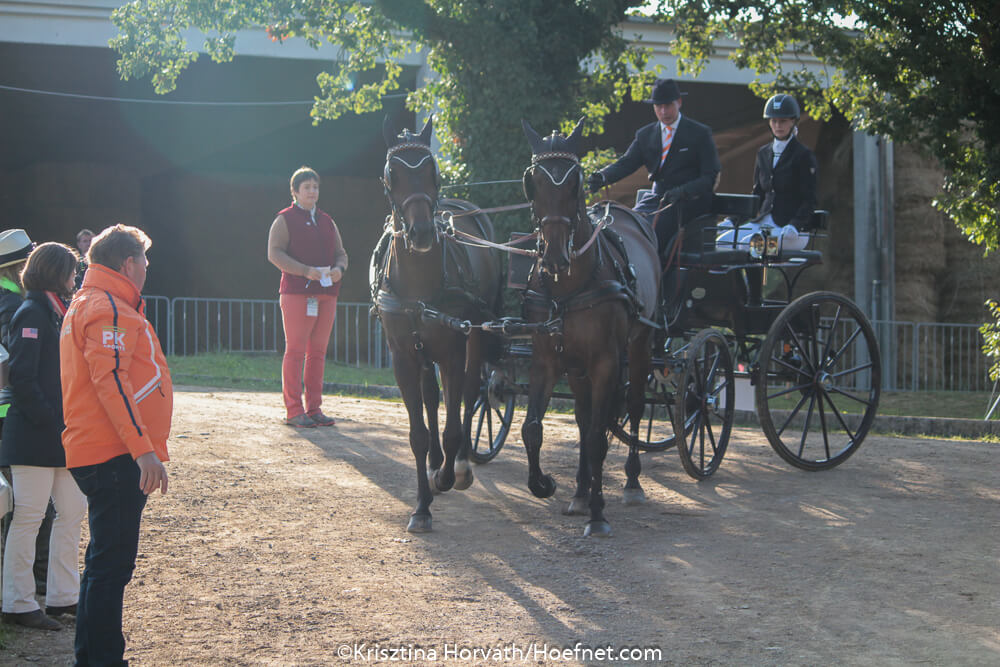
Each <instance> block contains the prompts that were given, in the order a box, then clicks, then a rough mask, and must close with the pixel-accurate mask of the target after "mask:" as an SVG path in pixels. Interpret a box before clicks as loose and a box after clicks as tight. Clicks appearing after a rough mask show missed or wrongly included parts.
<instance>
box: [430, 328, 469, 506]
mask: <svg viewBox="0 0 1000 667" xmlns="http://www.w3.org/2000/svg"><path fill="white" fill-rule="evenodd" d="M459 349H462V348H461V347H460V348H459ZM438 366H439V368H440V369H441V385H442V387H443V389H444V405H445V418H444V433H443V434H442V436H441V441H442V442H441V444H442V445H443V447H444V464H443V465H442V466H441V468H440V469H439V470H437V471H436V472H435V473H434V479H433V481H432V484H433V486H434V487H436V488H437V490H438V491H448V490H449V489H451V488H452V487H453V486H455V459H456V457H457V456H458V451H459V449H461V447H462V416H461V415H462V388H463V387H464V383H465V354H464V349H462V352H459V353H457V354H453V355H451V356H447V355H446V356H444V357H443V358H442V361H441V363H440V364H439V365H438Z"/></svg>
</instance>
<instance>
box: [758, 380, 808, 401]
mask: <svg viewBox="0 0 1000 667" xmlns="http://www.w3.org/2000/svg"><path fill="white" fill-rule="evenodd" d="M810 385H812V382H806V383H805V384H799V385H796V386H794V387H791V388H789V389H783V390H782V391H779V392H777V393H775V394H768V395H767V399H768V400H771V399H772V398H778V397H780V396H784V395H786V394H792V393H795V392H797V391H802V390H803V389H806V388H807V387H809V386H810Z"/></svg>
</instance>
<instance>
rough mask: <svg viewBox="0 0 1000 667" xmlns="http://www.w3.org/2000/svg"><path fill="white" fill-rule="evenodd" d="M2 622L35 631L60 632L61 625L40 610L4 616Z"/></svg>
mask: <svg viewBox="0 0 1000 667" xmlns="http://www.w3.org/2000/svg"><path fill="white" fill-rule="evenodd" d="M3 620H4V621H5V622H6V623H9V624H11V625H23V626H24V627H26V628H34V629H36V630H62V628H63V626H62V623H60V622H59V621H57V620H55V619H54V618H49V617H48V616H46V615H45V612H44V611H42V610H41V609H36V610H35V611H26V612H24V613H21V614H4V615H3Z"/></svg>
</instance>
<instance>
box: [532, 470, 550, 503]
mask: <svg viewBox="0 0 1000 667" xmlns="http://www.w3.org/2000/svg"><path fill="white" fill-rule="evenodd" d="M528 488H529V489H531V493H532V494H533V495H534V496H535V497H536V498H551V497H552V494H553V493H555V492H556V480H554V479H552V475H542V476H541V477H539V478H538V479H537V480H528Z"/></svg>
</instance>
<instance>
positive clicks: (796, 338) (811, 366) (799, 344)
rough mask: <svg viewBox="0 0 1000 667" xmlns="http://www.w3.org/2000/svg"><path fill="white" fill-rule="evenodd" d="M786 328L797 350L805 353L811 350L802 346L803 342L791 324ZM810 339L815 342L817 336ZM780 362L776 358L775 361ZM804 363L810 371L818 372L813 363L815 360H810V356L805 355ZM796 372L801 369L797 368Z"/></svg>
mask: <svg viewBox="0 0 1000 667" xmlns="http://www.w3.org/2000/svg"><path fill="white" fill-rule="evenodd" d="M785 328H786V329H787V330H788V332H789V333H790V334H791V335H792V340H793V341H795V347H796V348H798V349H800V350H802V351H803V353H804V352H805V351H806V350H808V349H809V348H808V346H806V345H803V344H802V341H801V340H800V339H799V334H798V332H796V331H795V329H793V328H792V325H791V323H788V324H786V325H785ZM810 338H812V339H813V340H815V339H816V336H811V337H810ZM778 360H779V359H778V357H775V358H774V361H778ZM802 361H804V362H805V363H807V364H809V370H810V371H812V372H813V373H815V372H816V365H815V364H814V363H813V360H812V359H810V358H809V355H808V354H803V357H802ZM795 370H797V371H801V369H799V368H796V369H795Z"/></svg>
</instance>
